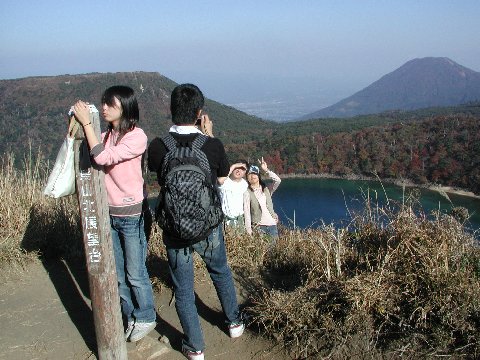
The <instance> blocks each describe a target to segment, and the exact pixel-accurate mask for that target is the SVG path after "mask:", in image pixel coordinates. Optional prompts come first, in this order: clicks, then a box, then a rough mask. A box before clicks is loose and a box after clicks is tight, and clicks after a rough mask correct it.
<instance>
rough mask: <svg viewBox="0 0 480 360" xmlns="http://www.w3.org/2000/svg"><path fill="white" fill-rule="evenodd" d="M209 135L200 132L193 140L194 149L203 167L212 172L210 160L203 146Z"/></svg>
mask: <svg viewBox="0 0 480 360" xmlns="http://www.w3.org/2000/svg"><path fill="white" fill-rule="evenodd" d="M207 140H208V136H206V135H203V134H198V135H197V136H195V139H194V140H193V142H192V150H193V152H194V153H195V155H196V156H197V157H198V159H199V161H200V165H201V166H202V168H203V169H204V170H205V171H206V172H207V173H208V174H210V163H209V162H208V159H207V155H206V154H205V152H204V151H203V150H202V146H203V145H204V144H205V143H206V142H207Z"/></svg>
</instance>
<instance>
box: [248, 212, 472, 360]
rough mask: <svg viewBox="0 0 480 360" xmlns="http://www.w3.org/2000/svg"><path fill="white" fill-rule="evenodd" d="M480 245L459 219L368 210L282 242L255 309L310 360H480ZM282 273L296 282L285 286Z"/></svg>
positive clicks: (265, 325) (270, 330) (270, 329)
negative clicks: (436, 359)
mask: <svg viewBox="0 0 480 360" xmlns="http://www.w3.org/2000/svg"><path fill="white" fill-rule="evenodd" d="M474 241H475V240H474V237H473V235H472V234H469V233H467V232H466V231H465V229H464V228H463V225H462V224H461V223H460V222H458V221H457V220H456V219H455V218H454V217H452V216H449V215H444V214H439V213H437V214H433V218H431V217H428V216H426V215H425V214H422V213H421V212H419V211H418V209H414V208H413V206H412V204H407V205H405V204H401V205H394V204H391V206H387V207H384V208H374V207H372V206H371V205H369V204H367V205H366V206H365V212H364V213H363V214H360V215H358V216H357V217H355V220H354V222H353V223H352V224H351V225H350V226H349V228H348V231H347V229H343V230H342V229H340V230H335V229H334V228H333V227H332V226H323V227H322V228H321V229H318V230H307V231H302V232H288V233H285V234H282V236H281V239H280V240H279V242H278V246H277V247H276V248H275V249H274V250H272V251H271V252H270V253H269V256H267V257H266V260H267V261H264V262H263V264H259V268H258V273H259V274H263V280H264V281H263V282H258V284H261V285H262V288H261V289H257V291H254V292H252V304H251V306H250V307H249V309H248V310H249V311H250V312H251V313H252V315H253V320H254V322H255V323H256V324H257V325H258V326H259V327H260V329H262V330H263V332H264V333H265V334H267V335H270V336H272V337H273V338H275V339H277V340H278V341H279V343H280V344H285V346H286V347H287V348H288V349H289V350H290V351H291V352H292V353H293V354H294V355H295V356H297V357H300V358H312V357H313V358H316V357H328V358H349V357H359V356H360V357H363V356H366V354H370V355H368V356H381V357H393V358H395V357H398V356H402V357H406V358H417V357H429V356H453V357H462V358H475V357H476V356H477V355H478V354H479V353H480V340H479V339H480V315H479V314H480V282H479V279H478V278H479V276H480V251H479V249H478V247H476V246H475V245H474ZM272 273H274V274H275V277H276V278H282V277H283V278H284V277H285V276H287V275H288V276H290V277H292V276H293V277H296V281H291V282H290V283H289V284H290V286H278V282H272V281H269V279H271V278H272ZM352 339H356V341H357V342H356V343H355V344H354V345H353V346H352V345H348V346H347V344H350V342H351V341H352ZM349 349H350V350H351V352H349V351H350V350H349Z"/></svg>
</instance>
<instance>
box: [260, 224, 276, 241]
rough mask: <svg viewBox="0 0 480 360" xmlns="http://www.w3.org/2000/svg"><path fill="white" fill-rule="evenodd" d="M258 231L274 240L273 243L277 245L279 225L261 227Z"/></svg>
mask: <svg viewBox="0 0 480 360" xmlns="http://www.w3.org/2000/svg"><path fill="white" fill-rule="evenodd" d="M258 231H260V232H261V233H263V234H265V235H268V236H270V237H271V238H272V242H273V243H275V240H276V239H278V228H277V225H259V226H258Z"/></svg>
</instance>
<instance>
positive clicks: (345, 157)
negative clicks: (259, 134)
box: [227, 114, 480, 193]
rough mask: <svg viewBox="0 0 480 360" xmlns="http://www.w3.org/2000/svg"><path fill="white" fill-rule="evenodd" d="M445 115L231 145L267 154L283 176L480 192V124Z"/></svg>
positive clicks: (238, 151) (248, 154) (240, 151)
mask: <svg viewBox="0 0 480 360" xmlns="http://www.w3.org/2000/svg"><path fill="white" fill-rule="evenodd" d="M479 120H480V119H479V117H478V116H472V115H468V114H457V115H439V116H433V117H429V118H426V119H424V120H421V121H416V122H405V123H403V122H400V123H395V124H390V125H386V126H374V127H367V128H363V129H360V130H356V131H342V132H337V133H331V134H322V133H321V132H311V133H310V134H302V135H283V136H276V135H277V134H276V133H275V131H273V132H272V134H271V136H269V137H266V138H265V139H264V140H263V141H262V142H261V143H260V142H258V141H251V142H249V143H244V144H228V145H227V151H228V152H229V153H233V154H235V155H234V156H236V157H245V158H247V159H255V158H256V157H257V156H264V157H265V159H266V161H267V162H268V163H269V166H271V167H272V168H273V169H275V171H276V172H278V173H279V174H299V175H314V174H332V175H336V176H342V177H348V176H351V175H361V176H373V175H378V176H379V177H380V178H395V179H408V180H411V181H413V182H415V183H417V184H425V183H433V184H439V185H446V186H454V187H459V188H463V189H469V190H471V191H473V192H475V193H480V167H479V165H480V121H479Z"/></svg>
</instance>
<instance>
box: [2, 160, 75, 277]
mask: <svg viewBox="0 0 480 360" xmlns="http://www.w3.org/2000/svg"><path fill="white" fill-rule="evenodd" d="M46 168H48V166H47V164H45V163H44V161H43V158H42V155H41V154H37V155H36V156H33V155H32V152H30V153H29V154H27V155H26V156H25V158H24V159H23V160H22V161H21V162H20V166H16V164H15V158H14V156H13V155H12V154H4V155H3V156H2V157H1V158H0V198H1V199H2V201H0V217H1V219H2V226H1V228H0V239H1V246H0V266H2V268H4V269H5V268H12V267H19V268H23V267H24V266H25V265H26V264H27V263H28V262H29V261H31V260H33V259H35V258H37V256H38V255H39V254H40V255H42V256H81V254H82V251H81V247H80V246H77V245H81V242H79V239H81V237H80V236H81V235H80V231H79V228H78V223H79V215H78V206H77V202H76V197H74V196H70V197H66V198H62V199H58V200H55V199H51V198H47V197H46V196H44V195H43V187H44V185H45V182H46V177H47V173H46V172H45V169H46Z"/></svg>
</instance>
